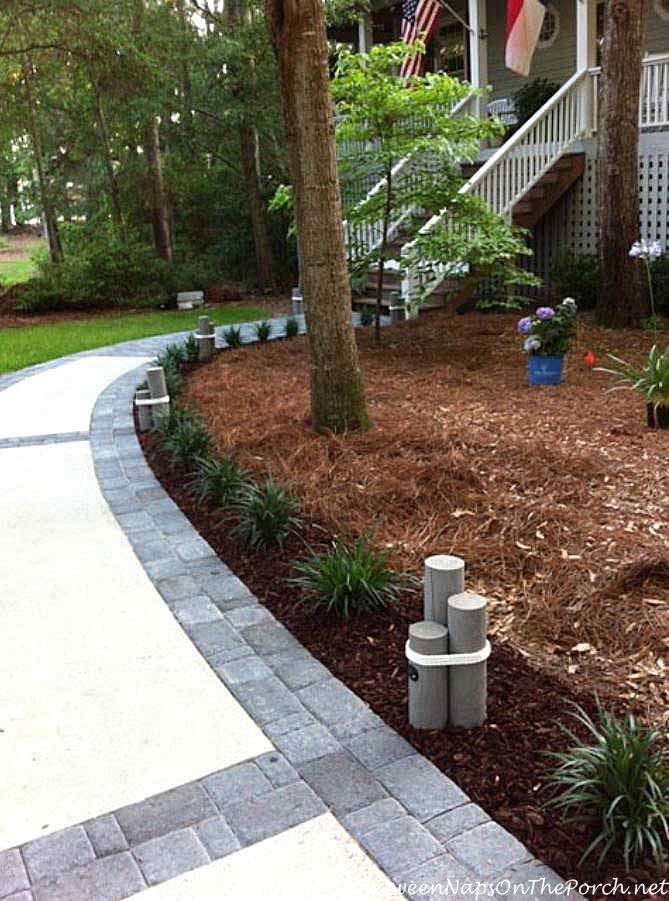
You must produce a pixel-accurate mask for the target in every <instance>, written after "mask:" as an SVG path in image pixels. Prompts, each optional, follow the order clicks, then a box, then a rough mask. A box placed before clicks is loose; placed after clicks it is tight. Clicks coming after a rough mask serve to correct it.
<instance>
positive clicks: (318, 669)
mask: <svg viewBox="0 0 669 901" xmlns="http://www.w3.org/2000/svg"><path fill="white" fill-rule="evenodd" d="M267 662H268V664H269V665H270V666H271V667H272V669H273V670H274V672H275V673H276V674H277V676H278V677H279V679H281V681H282V682H285V683H286V685H287V686H288V688H291V689H292V690H293V691H296V690H297V689H299V688H305V687H306V686H307V685H312V684H313V683H314V682H322V681H323V680H324V679H327V678H328V676H329V675H330V673H329V671H328V670H327V669H326V668H325V667H324V666H323V664H322V663H320V662H319V661H318V660H316V658H315V657H312V655H311V654H309V652H308V651H304V650H295V651H283V652H282V653H281V654H274V655H272V656H271V657H268V658H267Z"/></svg>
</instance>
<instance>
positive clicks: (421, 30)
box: [400, 0, 441, 80]
mask: <svg viewBox="0 0 669 901" xmlns="http://www.w3.org/2000/svg"><path fill="white" fill-rule="evenodd" d="M440 15H441V4H440V3H438V2H437V0H402V40H403V41H404V43H405V44H409V45H410V46H411V45H412V44H415V43H416V41H422V42H423V43H424V44H427V42H428V41H429V40H430V39H431V37H432V35H433V34H434V32H435V29H436V27H437V23H438V22H439V16H440ZM422 66H423V54H422V53H417V54H416V55H415V56H412V57H410V58H407V59H405V60H404V62H403V63H402V67H401V69H400V78H403V79H405V80H406V79H407V78H409V77H410V76H411V75H420V73H421V69H422Z"/></svg>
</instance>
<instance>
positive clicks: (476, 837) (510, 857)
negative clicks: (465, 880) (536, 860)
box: [446, 821, 531, 876]
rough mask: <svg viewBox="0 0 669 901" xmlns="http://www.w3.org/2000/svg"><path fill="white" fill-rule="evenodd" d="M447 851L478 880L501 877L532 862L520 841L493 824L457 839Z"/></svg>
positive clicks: (449, 844) (483, 826)
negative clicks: (512, 869) (475, 875)
mask: <svg viewBox="0 0 669 901" xmlns="http://www.w3.org/2000/svg"><path fill="white" fill-rule="evenodd" d="M446 848H447V850H448V851H450V852H451V853H452V854H454V855H455V857H457V858H458V859H459V860H461V861H462V862H463V863H464V864H465V866H467V867H468V868H469V869H470V870H472V871H473V872H475V873H476V874H477V875H478V876H494V875H495V874H501V873H502V872H504V870H506V869H508V868H509V867H511V866H513V865H514V864H518V863H522V862H523V861H525V860H529V859H530V858H531V855H530V853H529V852H528V850H527V848H526V847H525V846H524V845H523V844H521V842H519V841H518V839H517V838H514V837H513V836H512V835H511V834H510V833H509V832H507V831H506V829H503V828H502V827H501V826H500V825H499V823H493V822H492V821H491V822H489V823H483V824H482V825H481V826H475V827H474V829H470V830H469V831H468V832H463V833H462V834H461V835H456V836H455V837H454V838H452V839H451V840H450V841H449V842H448V844H447V845H446Z"/></svg>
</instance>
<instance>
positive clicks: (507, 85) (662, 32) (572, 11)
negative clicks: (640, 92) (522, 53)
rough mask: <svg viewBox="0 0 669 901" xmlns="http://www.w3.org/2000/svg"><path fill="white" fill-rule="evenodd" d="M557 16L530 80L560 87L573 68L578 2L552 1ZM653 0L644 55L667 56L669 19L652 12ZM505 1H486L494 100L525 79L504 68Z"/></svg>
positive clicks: (647, 21) (537, 57)
mask: <svg viewBox="0 0 669 901" xmlns="http://www.w3.org/2000/svg"><path fill="white" fill-rule="evenodd" d="M552 2H553V5H554V6H555V8H556V9H557V10H558V12H559V14H560V32H559V34H558V36H557V38H556V40H555V43H554V44H553V45H552V46H551V47H546V48H541V47H538V48H537V50H536V53H535V54H534V59H533V61H532V73H531V75H530V80H532V79H534V78H547V79H549V80H550V81H556V82H558V83H560V84H562V83H563V82H565V81H566V80H567V79H568V78H569V77H570V75H572V74H573V73H574V71H575V68H576V3H577V2H579V0H552ZM653 5H654V0H647V6H648V14H647V20H646V52H647V53H652V54H655V53H669V20H667V19H662V18H660V16H659V15H658V14H657V12H655V10H654V8H653ZM505 27H506V2H505V0H488V81H489V83H490V84H491V85H492V88H493V93H492V96H493V98H498V97H510V96H512V95H513V94H514V93H515V91H517V90H518V89H519V88H521V87H522V86H523V84H525V83H526V82H527V80H528V79H525V78H522V77H521V76H520V75H514V73H513V72H509V71H508V69H507V68H506V67H505V65H504V33H505Z"/></svg>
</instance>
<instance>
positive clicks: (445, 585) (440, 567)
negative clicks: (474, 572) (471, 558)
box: [423, 554, 465, 626]
mask: <svg viewBox="0 0 669 901" xmlns="http://www.w3.org/2000/svg"><path fill="white" fill-rule="evenodd" d="M464 590H465V561H464V560H462V559H461V558H460V557H453V556H451V555H450V554H437V555H436V556H434V557H428V558H427V560H426V561H425V580H424V601H423V616H424V618H425V619H426V620H431V621H432V622H435V623H441V625H442V626H445V625H447V622H448V599H449V597H451V595H453V594H460V593H461V592H463V591H464Z"/></svg>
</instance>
